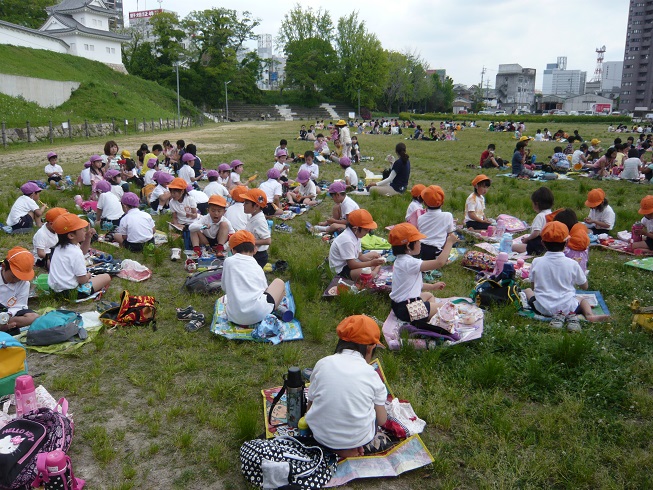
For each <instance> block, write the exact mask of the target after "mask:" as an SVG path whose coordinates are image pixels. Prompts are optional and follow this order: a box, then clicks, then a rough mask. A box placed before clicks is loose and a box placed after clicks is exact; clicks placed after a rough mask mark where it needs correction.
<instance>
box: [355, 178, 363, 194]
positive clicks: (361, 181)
mask: <svg viewBox="0 0 653 490" xmlns="http://www.w3.org/2000/svg"><path fill="white" fill-rule="evenodd" d="M357 190H358V191H359V192H362V191H364V190H365V181H364V180H363V179H358V187H357Z"/></svg>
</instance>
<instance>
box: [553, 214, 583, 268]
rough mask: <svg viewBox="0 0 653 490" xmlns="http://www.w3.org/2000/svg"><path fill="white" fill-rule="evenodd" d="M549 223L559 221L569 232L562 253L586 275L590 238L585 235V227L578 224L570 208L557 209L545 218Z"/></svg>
mask: <svg viewBox="0 0 653 490" xmlns="http://www.w3.org/2000/svg"><path fill="white" fill-rule="evenodd" d="M546 220H547V222H549V221H560V222H561V223H564V224H565V225H566V226H567V229H568V230H569V240H567V244H566V245H565V249H564V250H563V253H564V254H565V257H569V258H570V259H573V260H575V261H576V262H578V265H580V268H581V269H583V272H585V274H587V261H588V260H589V255H590V237H589V235H588V234H587V227H586V226H585V225H584V224H583V223H579V222H578V217H577V216H576V211H574V210H573V209H571V208H564V209H558V210H556V211H554V212H552V213H551V214H549V215H547V217H546Z"/></svg>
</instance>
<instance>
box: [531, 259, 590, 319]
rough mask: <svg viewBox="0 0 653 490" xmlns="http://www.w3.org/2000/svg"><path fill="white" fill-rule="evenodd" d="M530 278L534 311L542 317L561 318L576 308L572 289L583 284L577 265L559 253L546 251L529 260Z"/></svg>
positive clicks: (576, 302) (581, 270)
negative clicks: (557, 314) (533, 295)
mask: <svg viewBox="0 0 653 490" xmlns="http://www.w3.org/2000/svg"><path fill="white" fill-rule="evenodd" d="M531 279H532V280H533V286H534V292H535V308H537V311H539V312H540V313H542V314H543V315H547V316H553V315H555V314H556V313H558V312H559V311H561V312H562V313H563V314H564V315H566V314H568V313H571V312H573V311H575V310H576V308H577V307H578V300H577V299H576V288H575V286H580V285H581V284H585V282H586V281H587V279H586V277H585V274H584V273H583V269H581V268H580V265H579V264H578V262H576V261H575V260H573V259H570V258H568V257H565V255H564V253H563V252H546V253H545V254H544V256H542V257H538V258H536V259H533V265H532V267H531Z"/></svg>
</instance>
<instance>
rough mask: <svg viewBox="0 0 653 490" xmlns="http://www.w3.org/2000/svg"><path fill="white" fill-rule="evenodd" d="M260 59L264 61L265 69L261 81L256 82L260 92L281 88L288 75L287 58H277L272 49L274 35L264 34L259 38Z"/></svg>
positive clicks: (258, 52) (258, 50)
mask: <svg viewBox="0 0 653 490" xmlns="http://www.w3.org/2000/svg"><path fill="white" fill-rule="evenodd" d="M256 53H257V54H258V56H259V58H261V59H262V60H264V63H263V69H262V71H261V75H260V78H259V80H258V81H257V82H256V85H257V87H258V88H259V89H260V90H275V89H277V88H279V87H280V86H281V85H282V84H283V81H284V79H285V75H286V58H285V57H283V56H277V55H275V54H274V52H273V49H272V35H271V34H262V35H259V36H258V49H257V51H256Z"/></svg>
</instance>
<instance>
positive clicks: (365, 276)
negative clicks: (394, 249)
mask: <svg viewBox="0 0 653 490" xmlns="http://www.w3.org/2000/svg"><path fill="white" fill-rule="evenodd" d="M373 279H374V278H373V276H372V268H371V267H363V268H362V269H361V275H360V276H358V289H365V288H369V287H371V286H372V280H373Z"/></svg>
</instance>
